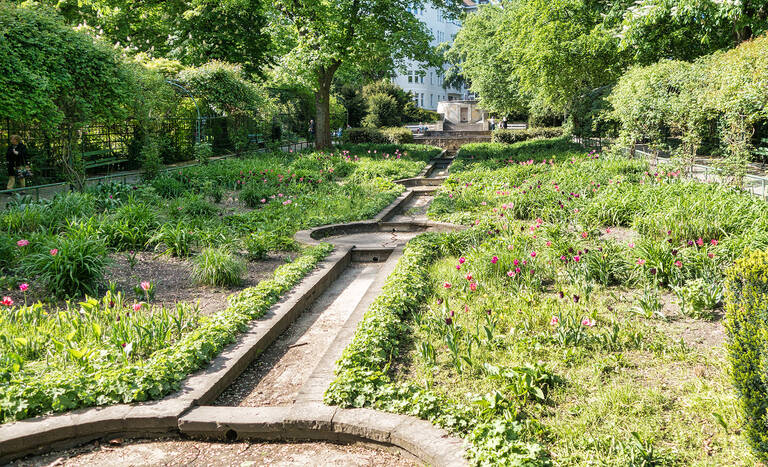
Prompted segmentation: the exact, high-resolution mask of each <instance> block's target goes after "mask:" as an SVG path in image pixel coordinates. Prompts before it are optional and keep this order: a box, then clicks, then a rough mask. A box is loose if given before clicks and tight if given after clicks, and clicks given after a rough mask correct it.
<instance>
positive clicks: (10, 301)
mask: <svg viewBox="0 0 768 467" xmlns="http://www.w3.org/2000/svg"><path fill="white" fill-rule="evenodd" d="M0 305H3V306H13V299H12V298H11V297H3V301H2V302H0Z"/></svg>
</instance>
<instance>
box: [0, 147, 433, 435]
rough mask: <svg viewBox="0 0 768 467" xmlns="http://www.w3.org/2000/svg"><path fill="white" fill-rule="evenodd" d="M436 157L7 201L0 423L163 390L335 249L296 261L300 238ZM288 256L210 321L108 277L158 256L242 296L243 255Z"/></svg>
mask: <svg viewBox="0 0 768 467" xmlns="http://www.w3.org/2000/svg"><path fill="white" fill-rule="evenodd" d="M438 153H439V149H437V148H431V147H425V146H409V147H398V146H391V145H384V146H376V145H367V146H365V147H359V148H358V147H354V146H349V147H346V148H345V149H339V150H336V151H334V152H333V153H330V152H328V153H322V152H302V153H268V154H263V153H254V154H251V155H249V156H246V157H242V158H238V159H230V160H224V161H216V162H212V163H209V164H205V165H201V166H197V167H193V168H187V169H184V170H179V171H175V172H172V173H168V174H163V175H160V176H158V177H156V178H154V179H153V180H152V181H151V182H148V183H146V184H142V185H137V186H126V185H120V184H111V185H100V186H97V187H93V188H89V189H88V190H87V191H86V192H83V193H68V194H61V195H57V196H56V197H54V198H53V199H51V200H41V201H33V200H31V199H30V198H24V197H17V198H16V199H15V200H12V201H11V202H10V203H9V204H8V206H7V208H6V209H4V210H3V211H0V227H1V228H2V231H0V251H2V252H4V253H5V255H4V257H3V258H2V260H1V261H0V274H2V276H0V277H1V278H2V286H3V288H5V295H6V296H5V297H4V298H3V300H2V305H0V375H2V376H0V420H2V421H4V422H7V421H12V420H18V419H23V418H27V417H31V416H35V415H40V414H44V413H48V412H59V411H64V410H69V409H73V408H78V407H87V406H93V405H102V404H110V403H116V402H132V401H141V400H147V399H154V398H158V397H161V396H163V395H166V394H168V393H169V392H171V391H172V390H173V389H174V388H176V387H177V386H178V382H179V381H180V380H181V379H183V378H184V377H185V376H186V375H187V374H188V373H189V372H191V371H194V370H195V369H197V368H199V367H200V366H202V365H204V364H205V363H206V362H207V361H208V360H210V358H212V357H213V356H215V355H216V354H217V353H218V352H219V351H220V350H221V348H222V347H223V346H224V345H226V344H227V343H228V342H230V341H231V340H232V338H233V336H234V335H235V334H236V333H237V332H238V331H239V330H241V329H242V328H243V326H244V325H245V323H246V322H247V321H248V320H250V319H255V318H257V317H259V316H260V315H261V314H262V313H263V312H265V311H266V309H267V308H268V307H269V305H271V304H272V303H274V301H275V300H277V298H278V297H279V296H280V294H282V293H284V292H285V291H287V290H288V289H289V288H290V287H291V286H292V285H293V284H295V283H296V282H297V281H298V280H299V279H300V278H301V277H303V275H304V274H305V273H306V272H308V271H309V270H310V269H311V268H312V267H313V266H314V265H315V264H316V263H317V262H318V261H319V260H320V259H322V257H324V256H325V254H327V253H328V251H329V250H328V247H319V248H316V249H312V250H308V251H301V249H300V248H299V246H298V245H297V244H296V243H295V242H294V241H293V240H292V236H293V234H294V233H295V232H296V231H297V230H300V229H304V228H308V227H312V226H317V225H324V224H332V223H337V222H346V221H352V220H360V219H365V218H369V217H372V216H373V215H375V214H376V213H378V212H379V211H380V210H381V209H382V208H384V207H385V206H386V205H387V204H389V203H390V202H391V201H392V200H393V199H394V198H396V197H397V196H398V195H399V194H400V193H401V192H402V190H403V187H402V186H401V185H397V184H395V183H393V182H392V180H393V179H397V178H406V177H411V176H414V175H416V174H417V173H419V172H420V171H421V170H422V169H423V168H424V166H425V161H426V160H428V159H429V158H431V157H432V156H433V155H435V154H438ZM214 187H218V189H215V188H214ZM286 250H291V251H294V252H297V253H298V255H299V256H298V258H296V259H294V260H292V262H290V264H287V265H284V266H282V267H280V268H278V270H277V271H276V272H275V276H274V278H273V279H270V280H265V281H262V282H261V283H259V284H258V285H257V286H255V287H250V288H247V289H245V290H244V291H239V292H237V293H236V294H235V295H232V296H230V299H229V304H230V306H229V307H228V308H227V309H226V310H222V311H219V312H217V313H214V314H212V315H207V316H206V315H203V314H202V313H200V312H198V311H197V309H196V307H195V305H193V304H191V303H180V304H178V305H177V306H169V305H166V306H165V307H163V306H160V305H155V304H153V303H152V302H153V297H154V295H155V290H156V288H155V287H156V286H157V284H156V283H154V282H151V281H145V280H142V279H139V280H137V281H135V282H133V283H132V284H131V285H130V287H129V289H130V290H118V288H117V286H116V285H115V284H114V283H109V284H108V283H107V281H106V279H105V273H106V268H107V266H108V265H109V263H110V262H113V261H115V258H116V257H119V256H122V257H124V258H126V261H127V263H128V265H129V266H130V268H131V270H132V271H133V269H134V267H135V266H136V263H137V262H138V261H139V259H137V252H139V251H146V252H150V251H151V252H154V254H155V255H158V256H159V255H166V256H173V257H176V258H177V260H176V261H182V262H184V263H185V264H188V265H189V267H190V270H191V276H192V277H193V278H194V280H196V281H198V282H200V283H201V284H209V285H213V286H218V287H224V288H226V289H227V290H232V291H233V292H234V291H235V290H236V289H233V287H237V286H239V285H240V284H241V282H242V279H243V277H244V275H245V272H246V264H247V262H248V261H259V260H262V259H265V257H266V256H267V255H268V254H269V253H270V252H274V251H286ZM161 281H162V279H161ZM46 297H50V298H46ZM92 297H97V298H92ZM128 297H130V299H129V298H128ZM134 297H135V298H134ZM41 299H42V300H43V301H42V302H41V301H38V300H41ZM65 299H66V300H67V301H64V300H65Z"/></svg>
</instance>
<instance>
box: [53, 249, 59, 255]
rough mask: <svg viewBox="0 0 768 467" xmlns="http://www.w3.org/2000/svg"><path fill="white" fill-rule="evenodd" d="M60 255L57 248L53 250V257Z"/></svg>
mask: <svg viewBox="0 0 768 467" xmlns="http://www.w3.org/2000/svg"><path fill="white" fill-rule="evenodd" d="M58 253H59V250H58V249H56V248H53V249H52V250H51V256H56V255H57V254H58Z"/></svg>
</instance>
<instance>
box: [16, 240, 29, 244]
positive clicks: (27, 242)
mask: <svg viewBox="0 0 768 467" xmlns="http://www.w3.org/2000/svg"><path fill="white" fill-rule="evenodd" d="M16 245H18V246H27V245H29V240H25V239H23V238H22V239H21V240H19V241H18V242H16Z"/></svg>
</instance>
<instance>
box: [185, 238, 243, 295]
mask: <svg viewBox="0 0 768 467" xmlns="http://www.w3.org/2000/svg"><path fill="white" fill-rule="evenodd" d="M243 274H245V263H244V262H243V260H241V259H240V258H238V257H237V256H235V255H234V254H233V253H231V252H229V251H227V250H226V249H224V248H215V247H212V248H205V249H204V250H203V251H202V252H200V255H199V256H197V257H195V259H194V260H193V267H192V276H193V277H194V278H195V280H196V281H197V282H199V283H201V284H206V285H218V286H223V287H231V286H237V285H240V284H241V283H242V282H243Z"/></svg>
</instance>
